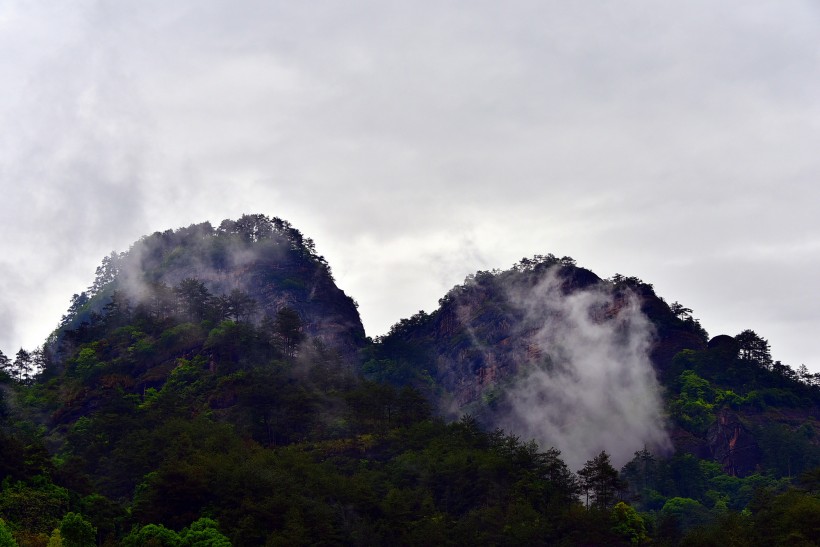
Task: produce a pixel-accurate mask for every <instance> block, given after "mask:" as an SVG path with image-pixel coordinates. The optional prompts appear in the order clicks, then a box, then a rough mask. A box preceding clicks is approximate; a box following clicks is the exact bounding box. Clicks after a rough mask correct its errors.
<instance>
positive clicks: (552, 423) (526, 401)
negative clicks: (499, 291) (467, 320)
mask: <svg viewBox="0 0 820 547" xmlns="http://www.w3.org/2000/svg"><path fill="white" fill-rule="evenodd" d="M506 290H507V299H508V302H509V304H510V305H512V306H513V307H514V309H517V310H520V316H521V321H520V323H519V324H518V325H516V328H515V330H516V334H515V335H513V336H523V337H525V338H526V340H527V344H528V348H529V349H528V352H527V353H528V354H529V355H531V356H533V357H531V360H530V361H529V362H527V363H522V364H519V372H518V374H517V377H515V378H514V379H513V380H512V382H511V383H510V384H509V385H508V386H506V387H502V389H503V401H504V403H503V404H502V405H501V406H500V407H499V408H501V410H499V411H498V413H497V414H493V415H491V418H490V419H491V420H492V421H493V422H494V423H495V424H496V425H498V426H500V427H502V428H504V429H505V430H507V431H511V432H513V433H515V434H517V435H520V436H521V437H522V438H525V439H530V438H534V439H536V440H537V441H538V442H539V443H540V444H541V445H542V447H544V448H547V447H550V446H554V447H556V448H558V449H559V450H561V452H562V455H563V457H564V459H565V460H566V461H567V463H568V465H570V467H571V468H572V469H578V468H580V467H581V466H582V465H583V463H584V462H585V461H586V460H588V459H590V458H592V457H593V456H595V455H596V454H598V453H599V452H600V451H601V450H604V449H605V450H607V451H608V452H609V454H610V455H611V456H612V458H613V461H614V462H616V464H618V465H621V464H623V463H625V462H627V461H628V460H629V459H631V457H632V455H633V453H634V452H635V451H637V450H640V449H641V448H643V447H648V448H649V449H650V450H651V451H654V452H655V453H664V452H666V451H668V450H669V448H670V447H671V443H670V441H669V438H668V435H667V432H666V425H667V424H666V419H665V415H664V413H663V405H662V401H661V396H660V387H659V384H658V382H657V379H656V377H655V372H654V368H653V366H652V363H651V362H650V360H649V351H650V349H651V344H652V340H653V335H654V331H653V328H652V326H651V324H650V322H649V320H648V318H647V317H646V316H645V315H643V313H642V312H641V311H640V303H639V301H638V298H637V297H636V296H634V295H633V294H631V293H626V294H621V295H617V294H614V293H613V292H612V289H611V288H610V287H608V286H607V285H605V284H598V285H592V286H591V287H587V288H583V289H579V290H575V291H573V292H570V293H567V292H566V291H565V290H564V288H563V287H562V281H561V279H559V278H558V277H557V274H556V270H554V269H553V270H552V271H551V272H550V273H549V274H548V275H546V276H544V277H543V278H542V279H541V280H540V281H539V282H538V283H537V284H536V285H534V286H526V285H521V284H515V285H513V284H509V285H508V286H507V287H506ZM501 385H502V386H503V385H504V384H501Z"/></svg>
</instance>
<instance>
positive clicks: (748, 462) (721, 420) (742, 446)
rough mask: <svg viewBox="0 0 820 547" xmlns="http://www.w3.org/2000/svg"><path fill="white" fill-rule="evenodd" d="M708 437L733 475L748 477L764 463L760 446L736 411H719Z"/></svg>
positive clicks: (715, 455) (717, 457) (714, 452)
mask: <svg viewBox="0 0 820 547" xmlns="http://www.w3.org/2000/svg"><path fill="white" fill-rule="evenodd" d="M706 441H707V443H708V446H709V451H710V454H711V456H712V458H713V459H714V460H715V461H716V462H718V463H719V464H721V466H722V467H723V471H724V472H725V473H727V474H729V475H733V476H736V477H745V476H746V475H749V474H751V473H753V472H754V471H755V469H756V468H758V467H759V465H760V462H761V459H762V453H761V451H760V447H759V446H758V444H757V441H756V440H755V438H754V436H752V434H751V432H750V431H749V430H748V428H747V427H746V426H745V425H744V424H743V422H741V420H740V418H739V417H738V415H737V414H736V413H734V412H731V411H729V410H721V411H719V412H718V413H717V416H716V420H715V422H714V423H713V424H712V426H711V427H710V428H709V431H708V432H707V434H706Z"/></svg>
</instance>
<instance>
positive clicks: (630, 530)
mask: <svg viewBox="0 0 820 547" xmlns="http://www.w3.org/2000/svg"><path fill="white" fill-rule="evenodd" d="M610 518H611V520H612V530H613V531H614V532H615V534H617V535H619V536H621V537H623V538H625V539H626V540H627V541H629V543H630V545H641V544H642V543H646V542H647V540H648V539H649V537H648V536H647V535H646V524H645V523H644V520H643V518H642V517H641V516H640V515H639V514H638V512H637V511H635V509H634V508H633V507H631V506H629V505H627V504H626V503H624V502H622V501H620V502H618V503H616V504H615V507H613V508H612V516H611V517H610Z"/></svg>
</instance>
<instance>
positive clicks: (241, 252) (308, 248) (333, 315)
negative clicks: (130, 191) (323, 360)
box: [57, 215, 365, 359]
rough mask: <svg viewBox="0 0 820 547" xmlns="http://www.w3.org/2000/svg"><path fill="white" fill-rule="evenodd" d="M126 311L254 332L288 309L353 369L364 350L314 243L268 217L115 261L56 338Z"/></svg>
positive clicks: (200, 228) (144, 245) (194, 231)
mask: <svg viewBox="0 0 820 547" xmlns="http://www.w3.org/2000/svg"><path fill="white" fill-rule="evenodd" d="M125 307H127V308H128V310H127V311H129V312H134V311H137V310H138V309H139V310H141V311H143V312H145V313H149V314H153V315H154V316H171V315H177V316H185V317H186V318H188V319H209V320H211V321H213V322H218V321H220V320H222V319H228V318H231V319H240V318H241V319H243V320H248V321H250V322H251V323H254V324H257V325H258V324H260V323H261V322H262V321H263V320H265V319H266V318H267V319H272V318H275V317H276V315H277V313H278V312H280V311H281V310H283V309H288V310H292V311H295V312H296V314H297V315H298V322H299V330H300V331H301V332H302V333H303V334H305V335H307V336H310V337H312V338H314V339H316V340H319V341H321V342H322V343H323V344H325V345H326V346H327V347H328V348H331V349H333V350H335V351H338V352H340V353H341V354H343V355H345V356H346V357H348V358H349V359H354V358H355V353H356V352H357V351H358V350H359V349H360V348H361V347H362V346H363V345H364V343H365V336H364V328H363V326H362V323H361V319H360V318H359V314H358V311H357V309H356V304H355V302H354V301H353V300H352V299H351V298H350V297H348V296H347V295H345V293H344V292H343V291H341V290H340V289H339V288H338V287H337V286H336V285H335V283H334V280H333V276H332V274H331V272H330V267H329V266H328V265H327V262H326V261H325V260H324V258H323V257H321V256H319V255H317V254H316V251H315V248H314V246H313V241H312V240H310V239H309V238H305V237H303V236H302V234H301V233H300V232H299V231H298V230H296V229H295V228H293V227H292V226H291V225H290V224H289V223H288V222H286V221H283V220H281V219H278V218H272V219H271V218H268V217H266V216H264V215H245V216H243V217H241V218H240V219H238V220H236V221H232V220H225V221H223V222H222V223H221V224H220V226H219V228H216V229H214V228H213V227H212V226H211V225H210V223H207V222H206V223H203V224H195V225H192V226H189V227H187V228H181V229H178V230H175V231H172V230H168V231H165V232H156V233H154V234H153V235H150V236H147V237H144V238H142V239H141V240H140V241H138V242H137V243H135V244H134V245H133V246H132V247H131V249H129V251H128V252H125V253H121V254H116V253H112V254H111V256H109V257H106V258H105V259H104V260H103V263H102V265H101V266H100V267H99V268H98V269H97V277H96V279H95V281H94V283H93V284H92V285H91V286H90V287H89V290H88V291H87V292H86V293H83V294H80V295H75V297H74V300H73V302H72V308H71V309H70V310H69V313H68V315H67V316H65V317H64V318H63V321H62V327H61V329H60V331H58V333H57V336H58V337H59V336H60V335H61V333H62V332H64V331H66V330H76V329H79V328H81V327H82V326H83V324H87V325H88V326H91V325H92V324H93V323H94V322H95V321H99V320H100V319H101V318H102V316H103V315H104V314H106V313H107V314H109V315H111V314H118V313H119V314H121V313H123V312H124V311H125ZM125 319H128V318H127V317H126V318H125ZM294 319H295V318H294Z"/></svg>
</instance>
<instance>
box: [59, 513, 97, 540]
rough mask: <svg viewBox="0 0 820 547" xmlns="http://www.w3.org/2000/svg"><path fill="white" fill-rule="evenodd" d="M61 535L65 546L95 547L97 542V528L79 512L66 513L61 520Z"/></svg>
mask: <svg viewBox="0 0 820 547" xmlns="http://www.w3.org/2000/svg"><path fill="white" fill-rule="evenodd" d="M60 537H61V538H62V544H63V546H64V547H93V546H95V545H96V544H97V529H96V528H95V527H94V526H92V525H91V523H90V522H88V521H87V520H85V519H84V518H83V516H82V515H79V514H77V513H66V514H65V516H63V519H62V520H61V521H60Z"/></svg>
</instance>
